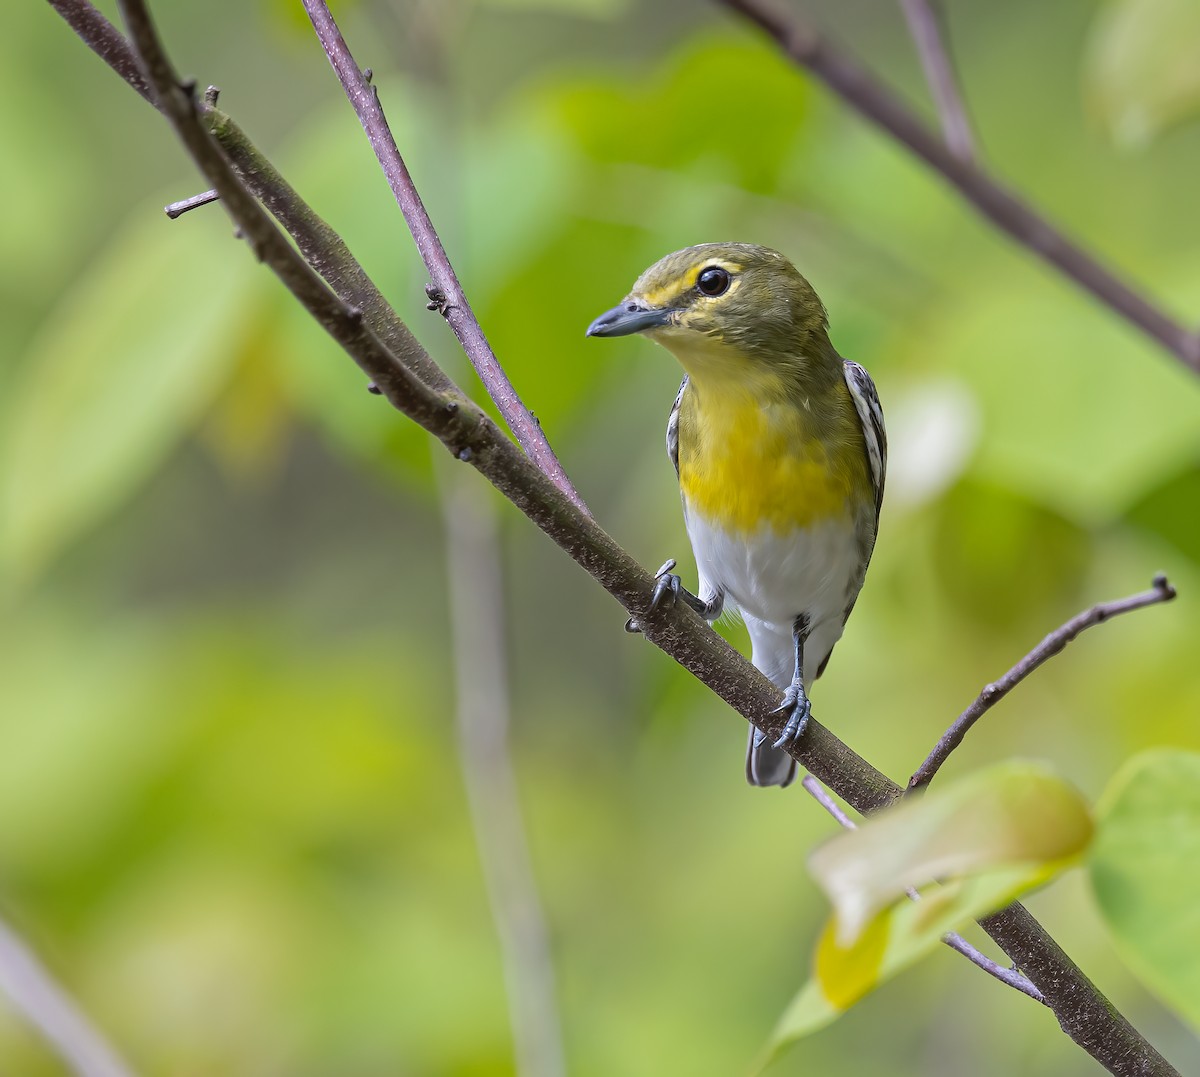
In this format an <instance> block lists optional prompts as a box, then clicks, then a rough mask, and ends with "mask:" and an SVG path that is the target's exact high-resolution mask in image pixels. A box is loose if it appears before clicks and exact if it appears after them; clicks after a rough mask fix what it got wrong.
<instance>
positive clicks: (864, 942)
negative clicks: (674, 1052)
mask: <svg viewBox="0 0 1200 1077" xmlns="http://www.w3.org/2000/svg"><path fill="white" fill-rule="evenodd" d="M1091 832H1092V824H1091V819H1090V816H1089V813H1088V809H1087V805H1086V804H1085V803H1084V801H1083V799H1082V797H1080V795H1079V794H1078V793H1077V792H1076V791H1075V790H1074V789H1072V788H1071V787H1070V786H1069V785H1067V784H1066V783H1065V782H1064V781H1062V780H1061V779H1060V778H1057V777H1055V776H1054V775H1053V774H1051V773H1050V772H1048V771H1047V770H1046V769H1045V768H1043V767H1040V766H1037V765H1035V764H1031V763H1023V762H1016V763H1005V764H1001V765H1000V766H996V767H991V768H989V769H987V770H984V771H981V772H979V773H977V774H974V775H971V776H969V777H967V778H964V779H962V780H960V781H958V782H955V783H952V784H947V785H945V786H943V787H940V788H939V787H936V786H935V787H934V788H933V789H932V790H931V791H930V792H929V793H928V794H926V795H925V796H923V797H921V798H913V799H910V800H906V801H905V802H903V803H902V804H900V805H898V806H897V807H895V808H892V809H890V810H888V811H886V812H882V813H881V814H879V815H878V816H874V817H873V818H871V819H869V820H868V821H867V822H866V823H864V824H863V825H862V826H861V827H859V828H858V829H857V830H852V831H846V832H845V833H844V834H841V835H839V836H838V837H837V838H834V839H833V840H832V841H830V842H828V843H827V844H826V845H824V846H823V847H822V848H820V849H818V850H817V851H816V852H815V853H814V854H813V856H812V858H811V859H810V865H811V867H812V869H813V873H814V875H816V877H817V881H818V882H819V883H820V884H821V886H822V887H823V888H824V889H825V891H826V893H827V894H829V896H830V899H831V900H832V901H833V903H834V914H833V916H831V917H830V919H829V921H828V923H827V924H826V925H825V927H824V929H823V930H822V933H821V936H820V938H819V940H818V943H817V947H816V952H815V956H814V959H813V973H812V976H811V978H810V979H809V981H808V982H807V983H806V984H805V985H804V987H803V988H801V990H800V991H799V993H798V994H797V995H796V996H795V998H794V999H793V1000H792V1002H791V1004H790V1005H789V1007H788V1009H787V1011H786V1012H785V1013H784V1015H783V1017H782V1018H781V1019H780V1022H779V1024H778V1026H777V1027H776V1029H775V1031H774V1032H773V1033H772V1035H771V1038H770V1040H769V1041H768V1044H767V1047H766V1050H765V1052H764V1055H763V1065H767V1064H769V1063H770V1062H771V1060H773V1059H774V1058H775V1057H777V1056H778V1055H779V1053H780V1052H781V1051H782V1050H783V1049H784V1048H785V1047H787V1046H788V1045H789V1044H790V1043H792V1042H793V1041H795V1040H797V1039H799V1038H800V1037H802V1036H806V1035H808V1034H810V1033H812V1032H815V1031H817V1030H818V1029H820V1028H823V1027H824V1026H825V1025H827V1024H829V1023H830V1022H831V1021H833V1020H834V1019H835V1018H837V1017H838V1016H839V1015H840V1014H842V1013H843V1012H845V1011H846V1010H847V1009H849V1008H850V1007H851V1006H852V1005H853V1004H854V1003H855V1002H857V1001H858V1000H859V999H860V998H862V997H863V996H864V995H866V994H867V993H868V992H870V991H872V990H873V989H874V988H876V987H877V986H879V985H880V984H881V983H884V982H885V981H887V980H889V979H891V978H892V977H893V976H895V975H896V974H897V973H899V972H901V971H903V970H904V969H906V968H908V966H910V965H912V964H913V963H914V962H916V961H918V960H919V959H920V958H921V957H923V956H924V955H925V954H927V953H929V951H930V950H932V949H934V948H935V947H936V946H937V945H938V943H939V942H940V941H941V939H942V937H943V936H944V935H945V934H946V933H947V932H949V931H953V930H955V929H956V928H958V927H960V926H961V925H962V924H964V923H966V922H967V921H969V920H973V919H975V918H977V917H979V916H983V915H985V914H987V913H989V912H992V911H994V910H995V909H998V908H1001V907H1002V906H1004V905H1007V904H1008V903H1009V902H1010V901H1012V900H1013V899H1014V898H1016V897H1018V896H1019V895H1020V894H1022V893H1024V892H1025V891H1027V890H1030V889H1032V888H1034V887H1036V886H1040V885H1042V884H1043V883H1045V882H1047V881H1049V880H1050V879H1051V878H1052V877H1053V876H1054V875H1056V874H1058V873H1059V872H1060V871H1062V870H1063V869H1064V868H1065V867H1066V866H1068V865H1069V864H1070V863H1071V862H1072V861H1073V860H1074V859H1075V858H1076V857H1077V856H1078V855H1079V854H1080V853H1081V852H1082V850H1083V849H1084V848H1085V847H1086V846H1087V844H1088V841H1089V840H1090V838H1091ZM935 879H937V880H939V881H937V882H934V881H933V880H935ZM909 889H916V890H918V891H919V893H920V895H921V897H920V900H918V901H913V900H910V898H909V897H908V896H907V891H908V890H909Z"/></svg>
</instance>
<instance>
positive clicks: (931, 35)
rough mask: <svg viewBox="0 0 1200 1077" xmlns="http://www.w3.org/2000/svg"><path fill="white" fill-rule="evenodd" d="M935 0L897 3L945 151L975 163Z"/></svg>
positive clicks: (968, 122)
mask: <svg viewBox="0 0 1200 1077" xmlns="http://www.w3.org/2000/svg"><path fill="white" fill-rule="evenodd" d="M936 2H937V0H900V7H901V8H902V9H903V11H904V18H905V20H906V21H907V22H908V32H909V33H910V34H912V39H913V43H914V44H915V45H916V46H917V55H918V56H919V57H920V59H921V67H922V68H923V69H924V71H925V81H926V82H927V83H929V92H930V93H931V94H932V95H933V101H934V104H935V105H936V106H937V111H938V119H939V120H941V124H942V137H943V138H944V139H945V140H946V148H947V149H948V150H949V151H950V152H951V153H952V154H954V156H955V157H957V158H958V159H959V160H960V161H974V160H975V139H974V136H973V135H972V134H971V121H970V120H968V119H967V110H966V107H965V106H964V105H963V99H962V93H961V92H960V91H959V88H958V79H957V78H955V75H954V64H953V63H952V62H951V60H950V52H949V50H948V49H947V48H946V46H945V43H944V41H943V40H942V28H941V25H940V23H941V19H940V18H939V14H940V13H939V12H938V11H936V10H935V9H934V4H935V3H936Z"/></svg>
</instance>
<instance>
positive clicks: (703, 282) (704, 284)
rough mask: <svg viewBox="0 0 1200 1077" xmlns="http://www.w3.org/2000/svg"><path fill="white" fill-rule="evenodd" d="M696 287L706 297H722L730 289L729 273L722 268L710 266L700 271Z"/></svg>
mask: <svg viewBox="0 0 1200 1077" xmlns="http://www.w3.org/2000/svg"><path fill="white" fill-rule="evenodd" d="M696 287H697V288H699V289H700V291H701V292H702V293H703V294H704V295H721V294H723V293H724V292H726V291H727V290H728V289H729V271H728V270H725V269H722V268H721V267H720V266H709V267H708V268H707V269H702V270H700V276H698V277H697V278H696Z"/></svg>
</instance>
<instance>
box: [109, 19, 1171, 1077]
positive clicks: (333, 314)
mask: <svg viewBox="0 0 1200 1077" xmlns="http://www.w3.org/2000/svg"><path fill="white" fill-rule="evenodd" d="M122 9H123V11H124V13H125V16H126V19H127V20H128V21H129V23H130V25H131V27H132V28H133V30H134V37H135V40H136V45H137V50H138V52H139V54H140V57H141V59H140V61H139V62H140V63H141V65H142V66H143V67H144V68H145V70H146V71H147V72H148V73H151V74H152V75H153V83H154V86H155V87H156V90H157V91H158V93H159V94H160V95H166V96H167V97H168V104H166V105H165V106H164V107H163V109H162V111H163V114H164V115H165V116H166V117H167V118H168V119H169V120H170V122H171V125H172V126H173V127H174V128H175V131H176V133H177V135H178V136H179V138H180V140H181V141H182V142H183V143H184V145H185V146H186V147H187V148H188V150H189V152H190V153H191V155H192V157H193V159H194V160H195V162H196V164H197V165H198V166H199V168H200V170H201V172H202V173H203V174H204V175H205V176H206V177H207V179H208V181H209V182H210V183H211V184H212V186H213V187H215V188H216V189H217V191H218V192H219V193H220V195H221V199H222V203H223V205H224V206H225V209H226V212H228V213H229V214H230V215H231V217H232V218H233V220H234V221H235V223H236V224H237V225H238V226H239V228H240V230H241V232H242V234H243V235H244V236H247V237H253V241H254V247H255V251H256V253H258V254H259V255H260V257H261V258H262V259H263V260H264V261H266V263H267V264H268V265H269V266H270V267H271V268H272V269H273V270H274V272H275V273H276V275H277V276H278V277H279V279H280V280H281V281H282V282H283V283H284V284H285V285H286V286H287V287H288V288H289V290H291V291H292V293H293V295H294V296H295V297H296V298H297V300H299V301H300V302H301V303H302V305H304V306H305V308H306V309H307V310H308V311H309V313H310V314H311V315H312V317H313V318H314V319H315V320H316V321H317V322H318V324H320V325H321V326H322V327H323V328H325V330H326V331H327V332H328V333H329V334H330V336H331V337H332V338H333V339H334V340H335V341H337V342H338V343H339V344H340V345H341V346H342V347H343V349H344V350H345V351H346V352H347V354H348V355H349V356H350V357H351V359H353V360H354V362H355V363H356V364H357V365H358V366H359V368H360V369H361V370H363V371H364V373H366V374H367V376H368V377H370V378H371V379H372V380H373V381H375V382H376V384H377V385H378V386H379V388H380V390H381V392H382V393H383V395H384V396H385V397H386V398H387V399H388V401H389V402H390V403H391V404H392V405H393V406H394V407H396V408H397V409H398V410H399V411H401V412H403V413H404V414H405V415H407V416H409V417H410V418H411V419H413V420H414V421H415V422H417V423H418V424H420V425H421V426H422V427H423V428H424V429H426V430H427V431H429V432H430V433H431V434H433V435H434V436H435V437H437V438H438V439H439V440H440V441H441V442H442V443H443V444H444V445H445V446H446V447H447V448H448V449H449V450H450V451H451V452H452V453H453V454H454V455H456V456H457V457H458V458H459V459H460V460H465V461H470V463H471V464H472V466H473V467H475V468H476V469H477V470H478V471H479V472H480V474H482V475H483V476H484V477H485V478H486V479H488V481H489V482H491V484H492V485H493V486H494V487H495V488H496V489H497V490H499V491H500V492H501V493H502V494H504V496H505V497H507V498H508V499H509V500H510V501H511V502H512V503H513V504H514V505H515V506H516V507H517V508H518V509H519V510H520V511H521V512H522V513H524V515H525V516H526V517H528V519H529V520H530V521H531V522H532V523H534V524H535V525H536V526H538V527H539V528H540V529H541V530H542V531H543V532H544V533H545V534H546V535H547V536H548V537H549V538H550V539H551V540H553V541H554V542H555V543H556V544H557V545H558V546H559V547H560V548H561V549H562V550H564V552H566V553H567V554H568V555H569V556H570V557H571V558H572V559H573V560H575V561H576V562H577V563H578V564H579V565H580V566H581V567H582V568H583V569H584V570H585V571H587V572H588V573H589V574H590V575H591V576H592V577H593V578H594V579H595V580H596V582H597V583H599V584H600V585H601V586H602V587H603V588H604V589H605V590H606V591H608V592H609V594H611V595H612V596H613V597H614V598H615V599H616V600H617V601H618V602H619V603H620V604H621V605H622V606H623V607H624V609H625V611H626V612H627V613H628V614H630V615H632V616H634V617H636V618H637V619H638V620H639V621H640V622H641V625H642V630H643V635H644V638H645V639H647V640H648V641H649V642H650V643H653V644H654V645H655V646H657V647H659V648H661V649H662V650H663V651H665V652H666V653H667V654H668V655H670V656H671V657H672V658H674V659H675V660H676V661H677V662H678V663H679V664H680V665H681V666H683V667H684V668H685V669H687V670H688V671H689V672H691V673H692V674H693V675H694V676H695V677H697V678H698V679H699V680H700V681H702V682H703V683H704V684H705V685H707V686H708V687H709V688H710V689H711V690H712V691H713V692H714V693H715V694H716V695H717V696H718V697H719V698H721V699H723V700H724V701H725V702H726V703H728V704H729V705H730V707H731V708H732V709H733V710H734V711H736V712H737V713H738V714H739V715H741V716H742V717H743V718H745V719H746V720H747V721H749V722H751V723H753V724H754V725H755V726H756V727H757V728H759V729H761V730H762V731H763V732H764V733H766V734H768V735H769V736H775V737H778V736H779V734H780V733H782V731H783V730H782V725H783V720H782V718H781V716H780V715H778V714H776V713H775V709H776V705H777V703H778V698H779V697H778V691H777V689H776V688H775V687H774V685H772V684H771V682H770V681H768V680H767V678H766V677H765V676H763V675H762V674H761V673H760V672H758V671H757V670H755V669H754V667H753V666H752V665H751V664H750V663H749V662H748V661H747V660H746V659H745V658H744V657H743V656H742V655H740V654H738V653H737V652H736V651H735V650H734V649H733V648H732V647H731V646H730V645H729V644H728V643H726V642H725V640H723V639H722V638H721V637H720V636H718V635H717V634H716V633H715V632H713V631H712V630H711V628H710V627H709V626H708V625H707V624H705V623H704V622H703V621H702V620H701V619H700V618H699V616H698V615H697V614H696V613H695V612H694V611H693V610H692V609H691V608H690V607H688V606H687V604H686V603H684V604H681V605H678V606H675V607H671V608H666V607H660V608H657V609H655V608H651V596H652V594H653V588H654V580H653V578H652V577H651V575H650V573H649V572H647V571H646V570H645V569H644V568H642V567H641V566H639V565H638V564H637V563H636V562H635V561H634V560H633V559H632V558H631V557H630V556H629V555H628V554H627V553H626V552H625V551H624V550H623V549H622V548H621V547H620V546H618V545H617V544H616V543H615V542H613V540H612V539H611V537H610V536H609V535H608V534H607V533H605V532H604V531H603V530H602V529H601V528H600V527H599V526H598V525H597V524H596V522H595V521H594V520H593V519H592V518H591V517H590V516H588V515H587V514H586V513H584V512H582V511H581V510H580V509H579V508H578V507H577V506H575V505H574V504H573V503H572V502H571V501H570V500H569V499H568V498H567V497H566V495H565V494H563V492H562V491H561V490H559V489H558V487H557V486H555V485H554V483H553V482H552V481H551V480H550V479H549V478H548V477H547V476H546V475H545V474H544V473H543V472H542V471H541V470H539V469H538V468H537V467H536V465H534V464H533V462H532V461H531V460H530V459H529V458H528V457H526V456H525V455H524V454H523V453H522V452H521V451H520V450H519V449H518V448H517V447H516V446H515V445H513V443H512V442H511V441H509V439H508V438H507V437H505V436H504V435H503V434H502V433H501V432H500V430H499V429H498V428H497V427H496V425H495V424H494V423H493V422H491V420H490V419H488V418H487V416H485V415H484V414H483V413H482V412H480V411H479V410H478V409H477V408H475V407H474V406H473V405H471V404H470V403H466V402H462V401H461V400H460V399H458V398H456V397H454V396H453V395H451V394H448V393H439V392H437V391H436V390H433V389H431V388H430V386H429V385H428V384H427V383H425V382H424V381H422V380H421V379H420V378H419V377H417V376H415V375H414V374H413V373H412V372H411V371H409V370H408V369H407V368H406V367H404V365H403V364H402V363H401V362H400V361H399V360H398V359H397V358H396V356H395V355H394V354H393V353H392V352H391V351H389V350H388V348H387V347H386V346H385V345H384V344H383V343H382V342H381V341H380V340H379V338H378V336H377V335H376V334H375V333H374V332H373V331H372V330H371V328H370V326H364V325H363V323H362V318H361V317H360V316H359V314H358V312H357V311H356V310H354V309H352V308H350V307H349V306H348V305H347V304H346V303H345V302H343V301H341V300H339V299H338V297H337V295H336V294H335V293H332V292H330V291H329V290H328V289H327V288H325V287H324V285H322V284H321V282H320V280H319V279H318V278H317V277H316V276H315V275H314V274H313V273H312V271H311V270H310V269H309V267H308V266H307V265H306V264H305V262H304V261H303V259H302V258H301V256H300V255H299V254H298V253H297V252H296V250H295V249H294V248H292V246H291V245H290V244H289V243H288V242H287V241H286V240H285V239H283V237H282V235H280V234H279V233H278V231H277V230H276V229H275V228H274V226H273V225H272V224H271V221H270V219H269V218H267V217H266V216H265V215H264V214H263V212H262V210H261V208H260V206H259V204H258V203H257V202H256V201H255V199H254V198H253V197H252V196H251V195H250V194H249V192H248V191H247V190H246V189H245V188H244V187H243V186H242V184H241V181H240V180H239V179H238V177H237V175H236V174H235V173H234V172H233V171H232V170H231V168H230V166H229V163H228V161H227V159H226V158H225V157H224V155H223V154H222V153H221V152H220V150H219V149H218V148H217V147H216V145H215V144H213V143H212V142H211V140H210V139H209V138H208V136H207V134H206V132H205V130H204V128H203V125H202V124H201V123H200V122H199V118H198V117H197V116H196V113H195V102H194V97H193V95H192V94H189V93H187V92H186V91H185V90H184V89H182V88H181V87H180V86H179V85H178V83H177V81H176V76H175V74H174V72H173V70H172V68H171V66H170V64H169V62H168V61H167V59H166V57H165V56H164V54H163V52H162V47H161V45H160V44H159V42H158V39H157V36H156V34H155V33H154V30H153V27H152V25H151V23H150V20H149V16H148V13H147V11H146V8H145V4H144V0H122ZM789 750H790V751H791V752H792V754H793V755H794V756H795V757H796V759H797V761H798V762H799V763H801V764H802V765H803V766H804V767H805V768H806V769H807V770H809V771H811V772H812V773H813V774H814V775H816V776H817V777H818V778H820V779H821V780H822V781H824V782H826V784H828V785H829V786H830V787H831V788H833V789H834V790H836V791H837V793H838V795H839V796H840V797H842V798H843V799H844V800H846V801H847V803H849V804H851V805H853V806H854V808H855V809H856V810H857V811H860V812H862V813H864V814H867V813H870V812H871V811H875V810H878V809H880V808H883V807H886V806H887V805H888V804H891V803H893V802H894V801H895V799H896V798H897V797H898V796H899V795H900V792H901V790H900V788H899V787H898V786H897V785H896V784H895V783H894V782H892V781H891V780H890V779H889V778H887V777H886V776H885V775H883V774H881V773H880V772H879V771H878V770H876V769H875V768H874V767H872V766H871V765H870V764H869V763H868V762H866V760H864V759H863V758H862V757H861V756H859V755H858V754H857V753H855V752H854V751H852V750H851V749H850V748H849V747H847V746H846V745H845V744H844V743H842V741H840V740H839V739H838V738H837V737H835V736H834V735H833V734H832V733H830V732H829V730H827V729H825V728H824V727H823V726H822V725H821V724H820V723H819V722H816V721H810V722H809V725H808V730H807V732H806V733H805V736H804V738H803V739H802V740H801V741H800V742H799V743H798V744H795V745H793V746H791V747H790V748H789ZM980 923H981V926H983V928H984V930H985V931H986V932H987V933H988V934H989V935H990V936H991V937H992V939H993V940H994V941H995V942H996V943H997V944H998V945H999V946H1000V947H1001V949H1003V950H1004V951H1005V953H1006V954H1008V956H1009V957H1010V958H1011V959H1012V960H1013V962H1014V964H1015V965H1016V966H1017V967H1019V968H1021V969H1023V970H1024V971H1025V973H1026V975H1027V976H1028V977H1029V979H1030V980H1032V981H1033V983H1034V984H1035V985H1037V987H1038V988H1039V989H1040V990H1041V991H1042V992H1043V993H1044V994H1045V996H1046V1000H1047V1004H1048V1005H1049V1006H1050V1008H1051V1009H1052V1010H1053V1012H1054V1016H1055V1018H1056V1020H1057V1021H1058V1023H1059V1025H1060V1026H1061V1027H1062V1028H1063V1030H1064V1032H1066V1033H1067V1035H1068V1036H1070V1038H1071V1039H1072V1040H1074V1041H1075V1042H1076V1043H1077V1044H1079V1045H1080V1046H1081V1047H1083V1048H1084V1049H1085V1050H1086V1051H1087V1052H1088V1053H1089V1054H1091V1055H1092V1056H1093V1057H1095V1058H1097V1059H1098V1060H1100V1061H1101V1063H1102V1064H1103V1065H1104V1066H1105V1067H1106V1068H1107V1069H1109V1070H1110V1072H1113V1073H1118V1074H1126V1073H1128V1074H1131V1075H1137V1077H1179V1075H1178V1073H1177V1071H1176V1070H1175V1069H1174V1068H1173V1067H1172V1066H1171V1065H1170V1064H1169V1063H1168V1062H1167V1061H1166V1060H1165V1059H1163V1058H1162V1056H1161V1055H1159V1054H1158V1052H1157V1051H1155V1050H1154V1048H1153V1047H1151V1046H1150V1044H1149V1043H1148V1042H1147V1041H1146V1040H1145V1038H1144V1037H1142V1036H1141V1035H1140V1034H1139V1033H1138V1032H1137V1030H1136V1029H1134V1028H1133V1027H1132V1026H1131V1025H1130V1024H1129V1022H1128V1021H1127V1020H1126V1019H1125V1018H1124V1017H1123V1016H1122V1015H1121V1014H1120V1013H1118V1012H1117V1011H1116V1010H1115V1009H1114V1007H1113V1006H1112V1004H1111V1003H1110V1002H1109V1001H1108V1000H1107V999H1106V998H1105V997H1104V995H1103V994H1101V993H1100V992H1099V991H1098V990H1097V989H1096V987H1095V985H1094V984H1093V983H1092V982H1091V981H1090V980H1088V978H1087V977H1086V976H1085V975H1084V974H1083V973H1082V972H1081V971H1080V969H1079V968H1078V967H1077V966H1076V965H1075V964H1074V962H1072V961H1071V959H1070V958H1069V957H1068V956H1067V955H1066V954H1065V953H1064V952H1063V950H1062V948H1061V947H1060V946H1059V945H1058V944H1057V943H1056V942H1055V941H1054V939H1053V938H1051V936H1050V935H1049V934H1048V933H1047V932H1046V930H1045V928H1043V927H1042V926H1041V924H1039V923H1038V922H1037V920H1036V919H1035V918H1034V917H1033V916H1031V915H1030V914H1029V912H1028V910H1026V909H1025V908H1024V907H1023V906H1022V905H1020V904H1019V903H1013V904H1012V905H1009V906H1008V907H1007V908H1005V909H1002V910H1001V911H1000V912H998V913H994V914H993V915H992V916H989V917H987V918H986V919H984V920H982V921H981V922H980Z"/></svg>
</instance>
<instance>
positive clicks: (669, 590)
mask: <svg viewBox="0 0 1200 1077" xmlns="http://www.w3.org/2000/svg"><path fill="white" fill-rule="evenodd" d="M674 567H675V558H673V557H668V558H667V560H665V561H664V562H663V563H662V566H661V567H660V568H659V570H658V571H657V572H656V573H655V574H654V590H653V591H652V592H651V593H650V605H649V606H648V607H647V608H646V612H647V613H653V612H654V611H655V610H657V609H658V607H659V606H661V605H662V604H663V601H664V600H665V599H666V597H667V595H670V596H671V601H670V604H669V606H668V609H669V608H670V606H674V605H675V603H676V602H678V601H679V595H680V592H681V591H682V590H683V581H682V580H681V579H680V578H679V577H678V576H676V575H675V574H674V573H673V572H672V571H671V569H673V568H674ZM641 630H642V626H641V623H640V622H639V621H638V620H637V618H636V617H630V618H629V620H628V621H626V622H625V631H626V632H630V633H637V632H640V631H641Z"/></svg>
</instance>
